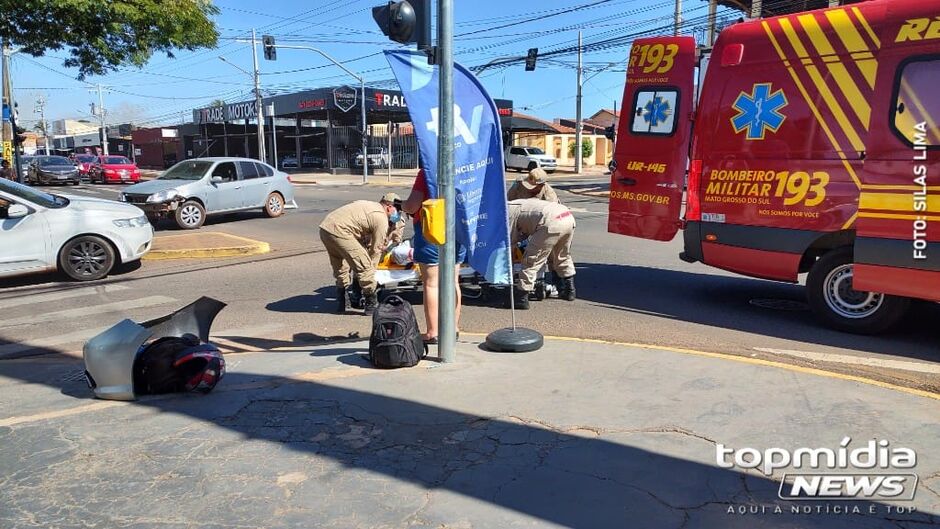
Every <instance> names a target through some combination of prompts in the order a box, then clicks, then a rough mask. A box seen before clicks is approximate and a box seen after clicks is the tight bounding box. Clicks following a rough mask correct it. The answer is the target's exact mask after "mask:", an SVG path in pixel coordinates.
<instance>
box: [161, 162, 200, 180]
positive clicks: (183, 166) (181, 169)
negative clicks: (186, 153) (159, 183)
mask: <svg viewBox="0 0 940 529" xmlns="http://www.w3.org/2000/svg"><path fill="white" fill-rule="evenodd" d="M210 167H212V162H209V161H206V160H186V161H185V162H180V163H178V164H176V165H174V166H173V167H170V169H169V170H167V172H165V173H163V174H162V175H160V176H159V177H158V180H201V179H202V177H203V176H206V171H208V170H209V168H210Z"/></svg>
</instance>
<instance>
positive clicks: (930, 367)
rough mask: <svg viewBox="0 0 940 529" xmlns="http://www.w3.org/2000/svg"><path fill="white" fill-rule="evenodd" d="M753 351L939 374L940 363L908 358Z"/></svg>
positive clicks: (760, 349) (764, 349)
mask: <svg viewBox="0 0 940 529" xmlns="http://www.w3.org/2000/svg"><path fill="white" fill-rule="evenodd" d="M754 350H755V351H761V352H764V353H772V354H780V355H786V356H792V357H795V358H803V359H805V360H812V361H814V362H832V363H835V364H852V365H862V366H868V367H883V368H886V369H898V370H900V371H914V372H917V373H928V374H931V375H940V364H929V363H926V362H912V361H909V360H890V359H887V358H874V357H870V356H852V355H840V354H833V353H817V352H811V351H793V350H790V349H772V348H769V347H755V348H754Z"/></svg>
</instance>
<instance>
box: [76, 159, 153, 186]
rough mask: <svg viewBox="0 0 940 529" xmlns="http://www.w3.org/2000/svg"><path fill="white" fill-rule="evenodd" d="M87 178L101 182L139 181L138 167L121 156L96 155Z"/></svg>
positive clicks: (92, 181) (93, 181)
mask: <svg viewBox="0 0 940 529" xmlns="http://www.w3.org/2000/svg"><path fill="white" fill-rule="evenodd" d="M88 180H89V181H91V183H95V182H101V183H102V184H110V183H115V182H117V183H128V182H140V169H138V168H137V164H135V163H134V162H132V161H130V160H128V159H127V158H125V157H123V156H98V157H97V158H96V159H95V163H94V165H92V166H91V170H90V171H89V172H88Z"/></svg>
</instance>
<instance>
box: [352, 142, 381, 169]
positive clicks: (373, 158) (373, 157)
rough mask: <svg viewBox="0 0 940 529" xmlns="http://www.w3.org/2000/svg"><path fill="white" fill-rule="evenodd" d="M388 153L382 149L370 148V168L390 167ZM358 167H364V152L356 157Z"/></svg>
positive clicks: (360, 152)
mask: <svg viewBox="0 0 940 529" xmlns="http://www.w3.org/2000/svg"><path fill="white" fill-rule="evenodd" d="M388 163H389V156H388V151H387V150H385V149H383V148H381V147H369V167H380V168H385V167H388ZM355 165H356V167H362V151H359V154H357V155H356V160H355Z"/></svg>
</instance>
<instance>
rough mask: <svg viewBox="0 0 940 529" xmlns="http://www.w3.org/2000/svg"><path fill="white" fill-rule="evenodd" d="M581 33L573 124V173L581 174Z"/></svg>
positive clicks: (579, 33)
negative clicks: (575, 114) (575, 112)
mask: <svg viewBox="0 0 940 529" xmlns="http://www.w3.org/2000/svg"><path fill="white" fill-rule="evenodd" d="M581 73H582V66H581V32H580V31H578V96H577V100H578V105H577V106H578V108H577V116H576V117H575V120H576V122H575V124H574V143H575V145H574V172H575V174H581V169H582V165H583V163H584V162H583V160H582V159H581Z"/></svg>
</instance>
